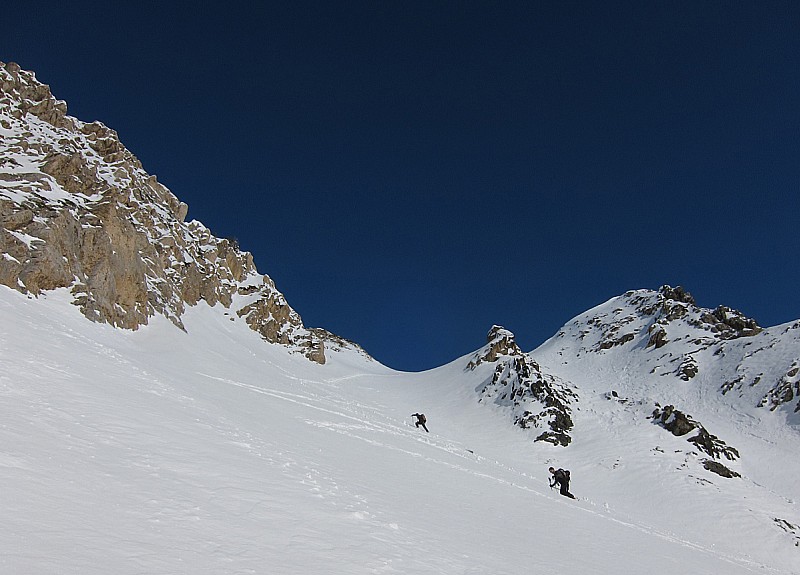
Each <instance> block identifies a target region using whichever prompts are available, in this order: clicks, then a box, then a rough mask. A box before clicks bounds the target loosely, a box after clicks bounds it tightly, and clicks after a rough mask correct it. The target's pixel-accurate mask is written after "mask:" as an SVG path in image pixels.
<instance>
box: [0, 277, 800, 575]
mask: <svg viewBox="0 0 800 575" xmlns="http://www.w3.org/2000/svg"><path fill="white" fill-rule="evenodd" d="M70 300H71V297H70V296H69V294H68V293H67V292H66V291H64V290H60V291H55V292H50V293H47V294H45V295H42V296H40V297H39V298H38V299H33V298H30V297H27V296H25V295H22V294H20V293H17V292H15V291H12V290H10V289H8V288H5V287H0V505H1V506H2V510H3V521H2V522H1V523H0V572H2V573H10V574H17V575H26V574H27V575H47V574H54V575H55V574H58V575H70V574H74V575H92V574H97V575H100V574H102V575H108V574H111V573H113V574H114V575H134V574H136V575H140V574H148V575H156V574H192V575H199V574H209V575H210V574H214V575H219V574H246V573H257V574H287V575H292V574H298V575H300V574H303V575H307V574H311V575H314V574H319V575H323V574H324V575H333V574H342V575H344V574H362V573H363V574H371V573H389V574H391V573H398V574H399V573H403V574H409V573H414V574H436V575H441V574H465V575H466V574H470V575H476V574H487V575H518V574H520V573H565V574H569V573H575V574H578V573H580V574H589V573H591V574H612V573H613V574H614V575H627V574H631V575H632V574H636V575H641V574H642V573H655V572H659V573H660V572H666V573H692V574H693V575H701V574H734V575H735V574H745V573H762V574H777V573H800V548H798V547H797V546H796V545H795V543H796V542H797V541H798V540H800V530H798V528H797V527H795V526H796V525H797V524H798V523H800V514H799V513H798V509H797V505H796V503H795V500H794V499H793V498H794V497H797V496H800V493H797V486H798V483H797V475H793V476H787V475H786V474H778V475H777V476H774V475H770V473H769V470H761V471H759V470H757V469H742V468H737V469H738V470H739V471H740V472H743V478H740V479H725V478H722V477H720V476H718V475H714V474H712V473H710V472H707V471H705V470H703V469H702V467H700V466H699V465H697V464H696V462H695V461H693V456H692V455H690V454H689V451H690V449H689V447H688V446H687V444H686V442H685V440H683V439H681V438H677V437H673V436H671V435H669V434H668V433H666V432H665V431H664V430H663V429H662V428H660V427H658V426H655V425H652V424H651V423H649V422H648V423H647V424H646V425H645V424H643V420H644V412H643V411H641V410H637V409H635V406H634V407H632V406H631V405H626V404H624V403H622V402H616V403H611V404H609V401H608V400H607V399H605V398H602V397H601V396H600V394H601V392H602V391H604V390H606V389H609V388H610V387H611V384H610V383H609V382H598V381H597V380H595V381H594V383H595V384H596V387H597V393H596V394H594V395H593V393H594V392H593V391H588V390H587V391H586V392H585V394H584V396H582V398H581V401H580V402H579V407H578V411H576V414H575V420H576V428H575V433H574V441H573V444H572V445H570V447H568V448H566V449H565V448H562V447H558V446H554V445H550V444H546V443H534V442H533V441H532V438H533V432H532V431H531V430H524V429H520V428H519V427H516V426H514V425H512V424H511V423H510V420H509V418H508V416H507V413H506V412H504V411H503V410H502V409H501V408H500V407H498V406H495V405H489V404H486V403H478V401H477V396H476V393H475V388H476V386H477V385H478V383H480V381H483V380H485V379H486V377H487V374H490V373H491V370H492V366H491V365H489V364H487V365H481V366H479V369H477V370H475V372H471V371H469V370H467V369H466V364H467V362H468V359H469V358H468V356H465V358H462V360H459V361H456V362H454V363H453V364H450V365H447V366H443V367H441V368H438V369H436V370H432V371H429V372H424V373H419V374H406V373H398V372H394V371H391V370H389V369H387V368H384V367H382V366H380V365H379V364H378V363H377V362H374V361H368V360H366V359H365V358H364V357H363V356H361V355H359V354H358V353H356V352H350V351H343V352H341V353H334V354H331V357H330V358H329V361H328V363H327V364H326V365H324V366H320V365H317V364H315V363H313V362H309V361H308V360H306V359H305V358H303V357H302V356H301V355H298V354H291V353H289V352H288V351H287V350H286V349H285V348H283V347H281V346H277V345H270V344H267V343H265V342H264V341H262V340H261V339H260V337H259V335H258V334H257V333H255V332H254V331H252V330H250V329H249V328H248V327H247V326H246V325H245V324H244V322H238V321H231V317H230V316H229V315H226V310H225V309H224V308H222V307H221V306H216V307H213V308H212V307H208V306H196V307H192V308H189V309H188V310H187V312H186V314H185V317H184V323H185V326H186V330H187V331H186V332H183V331H181V330H179V329H177V328H176V327H175V326H174V325H172V324H171V323H170V322H169V321H168V320H166V319H164V318H163V317H160V316H157V317H155V318H154V319H153V321H152V322H151V323H150V325H148V326H144V327H142V328H140V329H139V330H138V331H123V330H116V329H113V328H112V327H110V326H108V325H104V324H97V323H92V322H90V321H87V320H86V319H85V318H84V317H83V316H82V315H81V314H80V312H79V310H78V308H76V307H74V306H72V305H70V304H69V301H70ZM487 370H488V371H487ZM613 376H614V375H613V374H612V375H609V376H608V377H609V378H611V377H613ZM603 377H605V376H603ZM608 405H611V407H608ZM414 412H424V413H425V414H426V415H427V417H428V428H429V429H430V433H425V432H424V431H423V430H421V429H417V428H415V427H414V425H413V422H412V418H411V417H410V415H411V414H412V413H414ZM703 415H704V416H705V414H703ZM703 423H704V424H707V425H708V426H709V427H710V428H712V429H711V430H712V431H714V432H717V431H719V434H720V436H721V437H725V438H726V439H727V438H728V437H727V436H726V432H730V433H731V434H733V432H734V431H736V430H735V429H734V427H735V426H736V424H737V422H728V423H725V422H724V421H723V418H722V417H720V418H719V420H714V421H711V422H706V421H704V422H703ZM634 428H635V429H639V430H640V431H637V432H636V433H628V431H627V430H630V429H634ZM736 429H739V428H736ZM642 430H643V431H642ZM763 433H764V434H767V437H761V438H753V439H752V442H751V443H747V442H745V441H744V440H742V442H740V443H739V444H737V447H738V448H739V449H740V450H742V451H745V450H750V449H751V447H753V446H756V445H762V444H766V443H767V441H772V442H773V443H774V445H773V446H772V447H771V448H770V449H771V451H770V450H767V451H766V452H765V453H764V460H763V463H764V465H766V464H767V462H772V463H774V462H775V461H776V460H775V459H774V457H775V454H776V453H777V452H780V450H781V449H785V450H786V452H785V453H784V455H785V457H786V458H787V459H789V458H794V459H796V455H797V446H798V442H797V437H796V435H795V434H794V431H793V430H792V428H788V427H786V426H784V427H778V426H777V425H776V426H775V428H774V429H773V428H764V430H763ZM781 433H783V434H784V435H785V437H783V436H780V434H781ZM742 437H743V434H741V433H738V432H737V435H736V438H737V441H739V439H740V438H742ZM609 438H613V439H614V440H613V441H611V440H609ZM743 460H745V458H744V457H743ZM746 460H747V461H755V462H756V463H759V462H760V460H759V459H758V456H753V454H751V453H748V458H747V459H746ZM549 465H554V466H556V467H565V468H569V469H570V470H571V471H572V478H573V481H572V485H571V491H572V492H573V493H575V494H576V495H577V496H578V497H579V499H578V500H576V501H572V500H568V499H566V498H564V497H561V496H560V495H559V494H558V493H557V492H556V491H553V490H551V489H550V488H549V486H548V475H549V474H548V472H547V467H548V466H549ZM791 465H796V464H795V463H791ZM794 469H796V467H794ZM781 522H782V523H781Z"/></svg>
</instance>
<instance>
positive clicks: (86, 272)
mask: <svg viewBox="0 0 800 575" xmlns="http://www.w3.org/2000/svg"><path fill="white" fill-rule="evenodd" d="M0 135H2V138H0V253H2V258H0V284H4V285H6V286H9V287H12V288H14V289H16V290H19V291H21V292H23V293H26V294H31V295H33V296H36V295H38V294H40V293H42V292H44V291H47V290H53V289H56V288H67V289H69V290H70V292H71V293H72V295H73V297H74V303H75V305H77V306H79V307H80V309H81V311H82V312H83V314H84V315H85V316H86V317H87V318H89V319H91V320H93V321H98V322H105V323H109V324H111V325H114V326H117V327H121V328H126V329H136V328H138V327H139V326H141V325H144V324H147V323H148V319H149V318H151V317H152V316H154V315H155V314H161V315H163V316H166V317H168V318H169V319H170V320H171V321H172V322H173V323H174V324H175V325H176V326H178V327H180V328H183V327H184V326H183V323H182V321H181V317H182V315H183V313H184V311H185V309H186V306H194V305H198V304H200V303H201V302H203V303H204V304H206V305H210V306H214V305H222V306H224V307H226V308H229V309H230V310H231V311H232V312H233V313H232V316H231V317H232V319H234V320H236V321H238V320H242V321H246V322H247V324H248V325H249V326H250V327H251V328H252V329H254V330H256V331H258V332H259V333H260V334H261V335H262V336H263V337H264V339H266V340H267V341H269V342H272V343H277V344H281V345H285V346H287V347H289V348H291V349H292V350H293V351H296V352H298V353H302V354H303V355H305V356H306V357H308V358H309V359H310V360H312V361H315V362H318V363H325V359H326V344H327V345H328V346H329V348H330V349H338V348H341V347H342V346H354V344H352V343H350V342H347V341H345V340H343V339H341V338H338V337H336V336H334V335H333V334H330V333H329V332H327V331H325V330H322V329H308V328H306V327H305V326H304V325H303V322H302V320H301V318H300V316H299V314H298V313H297V312H296V311H295V310H294V309H293V308H292V307H291V306H290V305H289V304H288V303H287V301H286V299H285V297H284V296H283V294H281V293H280V292H279V291H278V290H277V289H276V287H275V284H274V282H273V281H272V280H271V279H270V278H269V277H268V276H266V275H261V274H259V273H258V271H257V269H256V267H255V265H254V263H253V257H252V255H251V254H250V253H248V252H244V251H241V250H240V249H239V247H238V246H237V244H236V242H235V241H231V240H228V239H223V238H217V237H215V236H214V234H212V233H211V231H210V230H209V229H208V228H206V227H205V226H204V225H203V224H202V223H200V222H198V221H188V222H187V221H185V218H186V215H187V212H188V206H187V205H186V204H185V203H183V202H181V201H180V200H179V199H178V198H177V197H175V195H174V194H173V193H172V192H170V190H168V189H167V188H166V187H165V186H164V185H162V184H161V183H159V182H158V181H157V178H156V177H155V176H153V175H150V174H148V173H147V172H146V171H145V170H144V168H143V167H142V164H141V162H139V160H138V159H137V158H136V157H135V156H134V155H133V153H131V152H130V151H129V150H128V149H127V148H126V147H125V146H124V145H123V144H122V142H120V140H119V138H118V136H117V133H116V132H115V131H114V130H112V129H110V128H108V127H106V126H105V125H103V124H102V123H100V122H92V123H85V122H82V121H80V120H78V119H76V118H73V117H71V116H69V115H68V114H67V105H66V103H65V102H63V101H61V100H58V99H56V98H55V97H54V96H53V94H52V93H51V91H50V88H49V87H48V86H47V85H45V84H43V83H41V82H39V81H38V80H37V79H36V77H35V75H34V74H33V73H32V72H28V71H25V70H22V69H20V67H19V66H18V65H17V64H14V63H2V62H0Z"/></svg>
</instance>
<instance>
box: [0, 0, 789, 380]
mask: <svg viewBox="0 0 800 575" xmlns="http://www.w3.org/2000/svg"><path fill="white" fill-rule="evenodd" d="M138 4H139V3H125V4H123V3H108V2H104V3H100V2H98V3H87V2H59V3H55V2H52V3H51V2H45V3H41V2H38V3H34V2H26V3H22V2H11V3H10V5H8V6H5V8H4V9H3V26H2V28H3V34H2V37H0V60H2V61H6V62H7V61H15V62H18V63H19V64H20V65H21V66H22V67H23V68H25V69H30V70H34V71H35V72H36V74H37V77H38V78H39V79H40V80H41V81H43V82H45V83H47V84H49V85H50V86H51V89H52V91H53V93H54V94H55V95H56V96H57V97H58V98H61V99H64V100H66V101H67V102H68V104H69V112H70V114H72V115H74V116H76V117H78V118H80V119H82V120H84V121H92V120H100V121H102V122H103V123H105V124H106V125H108V126H109V127H111V128H113V129H115V130H116V131H117V132H118V133H119V135H120V138H121V140H122V141H123V143H124V144H125V145H126V146H127V147H128V148H129V149H130V150H131V151H132V152H133V153H134V154H136V155H137V156H138V157H139V159H140V160H141V161H142V163H143V164H144V167H145V169H146V170H147V171H149V172H151V173H154V174H157V175H158V177H159V180H160V181H161V182H162V183H164V184H165V185H166V186H167V187H169V188H170V189H171V190H172V191H173V192H174V193H175V194H176V195H177V196H178V197H179V198H180V199H181V200H183V201H185V202H187V203H188V204H189V208H190V210H189V217H190V218H194V219H198V220H200V221H202V222H203V223H204V224H206V225H207V226H208V227H209V228H210V229H211V230H212V232H214V233H215V234H216V235H217V236H220V237H235V238H237V239H238V241H239V243H240V245H241V247H242V248H243V249H245V250H248V251H250V252H252V253H253V255H254V257H255V261H256V264H257V266H258V268H259V271H261V273H266V274H268V275H270V276H271V277H272V278H273V279H274V280H275V282H276V284H277V286H278V289H280V290H281V291H282V292H283V293H284V294H285V295H286V297H287V299H288V300H289V303H290V304H291V305H292V306H293V307H294V308H295V309H297V310H298V312H299V313H300V314H301V316H302V317H303V319H304V321H305V323H306V324H307V325H309V326H320V327H325V328H327V329H329V330H331V331H333V332H335V333H338V334H339V335H342V336H344V337H347V338H349V339H352V340H355V341H357V342H358V343H360V344H362V345H363V346H364V347H365V348H366V349H367V351H369V352H370V353H371V354H373V355H374V356H375V357H376V358H377V359H378V360H380V361H382V362H383V363H386V364H387V365H389V366H392V367H395V368H398V369H406V370H420V369H425V368H431V367H435V366H437V365H441V364H443V363H445V362H448V361H450V360H452V359H455V358H456V357H458V356H460V355H463V354H465V353H468V352H470V351H472V350H474V349H476V348H478V347H480V346H481V345H482V344H483V342H484V338H485V335H486V333H487V331H488V330H489V328H490V327H491V325H492V324H494V323H498V324H502V325H504V326H506V327H507V328H509V329H511V330H512V331H514V332H515V333H516V334H517V339H518V341H519V342H520V344H521V345H522V347H523V348H524V349H526V350H530V349H533V348H535V347H536V346H538V345H539V344H540V343H542V342H543V341H544V340H545V339H547V338H548V337H550V336H551V335H553V334H554V333H556V331H557V330H558V328H559V327H560V326H561V325H563V324H564V323H566V322H567V321H568V320H569V319H571V318H572V317H573V316H575V315H577V314H578V313H580V312H582V311H585V310H587V309H589V308H591V307H593V306H595V305H597V304H599V303H602V302H603V301H605V300H607V299H608V298H610V297H613V296H615V295H619V294H621V293H623V292H625V291H627V290H629V289H636V288H658V287H659V286H660V285H662V284H665V283H668V284H671V285H683V286H685V287H686V289H688V290H689V291H690V292H692V294H693V295H694V296H695V298H696V299H697V301H698V303H699V304H700V305H703V306H705V307H715V306H717V305H719V304H723V305H728V306H731V307H734V308H738V309H740V310H741V311H743V312H744V313H746V314H747V315H750V316H751V317H754V318H755V319H756V320H758V321H759V322H760V323H761V324H762V325H764V326H769V325H776V324H779V323H783V322H787V321H791V320H795V319H800V299H798V296H797V293H798V285H800V271H799V270H798V267H799V264H800V262H799V261H798V254H799V253H800V218H799V217H798V214H800V200H798V194H799V193H800V3H798V2H794V1H792V2H769V1H765V2H750V3H747V2H697V1H694V0H692V1H686V2H641V1H636V2H533V1H529V2H433V1H423V2H413V1H405V2H392V1H388V2H387V1H382V0H381V1H378V0H376V1H374V2H362V1H352V0H349V1H347V2H319V3H317V2H302V1H300V2H297V1H292V2H281V3H277V2H276V3H258V2H235V1H234V2H226V3H221V4H220V6H219V7H215V6H208V5H205V4H204V3H185V4H180V3H170V2H164V3H153V4H152V5H150V6H148V8H147V9H144V8H140V7H138ZM256 4H264V6H262V7H254V5H256Z"/></svg>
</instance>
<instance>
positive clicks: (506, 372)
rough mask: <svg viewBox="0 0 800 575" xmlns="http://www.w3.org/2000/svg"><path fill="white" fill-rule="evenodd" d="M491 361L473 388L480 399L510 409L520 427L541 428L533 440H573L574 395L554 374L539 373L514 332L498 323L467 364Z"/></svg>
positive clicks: (561, 442) (470, 366) (472, 367)
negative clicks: (486, 373) (488, 373)
mask: <svg viewBox="0 0 800 575" xmlns="http://www.w3.org/2000/svg"><path fill="white" fill-rule="evenodd" d="M483 364H493V365H494V370H493V371H492V374H491V376H490V377H489V378H488V379H486V380H485V381H484V382H483V383H481V384H480V385H479V386H478V387H477V389H476V391H477V392H478V393H479V395H480V399H479V401H484V400H489V399H491V400H492V401H494V403H495V404H497V405H499V406H501V407H504V408H507V409H509V410H510V411H511V413H512V414H513V418H514V423H515V424H516V425H519V426H520V427H522V428H523V429H528V428H532V429H541V430H543V431H542V433H540V434H539V435H538V436H537V437H536V439H535V441H545V442H548V443H552V444H554V445H563V446H567V445H569V443H570V442H571V441H572V438H571V437H570V435H569V431H570V430H571V429H572V426H573V423H572V417H571V414H572V406H571V404H572V402H574V401H577V395H576V394H575V392H574V391H573V390H571V389H570V388H569V387H568V386H567V385H566V384H564V383H563V382H561V381H559V380H558V379H557V378H554V377H552V376H547V375H544V374H542V372H541V370H540V369H539V365H538V364H537V363H536V362H535V361H533V360H532V359H531V358H530V357H529V356H528V355H526V354H525V353H523V352H522V350H521V349H520V348H519V346H518V345H517V343H516V341H515V339H514V334H513V333H511V332H510V331H508V330H507V329H504V328H502V327H500V326H493V327H492V329H491V330H489V334H488V336H487V343H486V345H485V346H484V347H483V348H482V349H480V350H479V351H478V352H477V353H475V354H474V355H473V357H472V359H471V360H470V362H469V364H468V365H467V369H468V370H471V371H473V370H475V369H477V368H478V366H480V365H483Z"/></svg>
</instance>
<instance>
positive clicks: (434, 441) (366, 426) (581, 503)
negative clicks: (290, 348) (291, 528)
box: [197, 372, 781, 574]
mask: <svg viewBox="0 0 800 575" xmlns="http://www.w3.org/2000/svg"><path fill="white" fill-rule="evenodd" d="M197 375H199V376H202V377H206V378H209V379H212V380H215V381H218V382H220V383H223V384H226V385H231V386H235V387H239V388H242V389H245V390H247V391H250V392H253V393H258V394H261V395H266V396H269V397H273V398H275V399H279V400H282V401H288V402H291V403H294V404H297V405H301V406H303V407H307V408H309V409H312V410H315V411H318V412H321V413H325V414H328V415H333V416H336V417H339V418H341V419H344V420H347V421H350V422H353V423H349V424H342V423H335V422H331V421H319V420H316V419H307V420H305V422H306V423H307V424H308V425H311V426H314V427H317V428H320V429H324V430H328V431H331V432H334V433H338V434H342V435H345V436H348V437H350V438H353V439H357V440H359V441H363V442H365V443H368V444H370V445H374V446H377V447H381V448H384V449H389V450H392V451H395V452H400V453H403V454H405V455H408V456H409V457H412V458H422V459H425V460H426V461H429V462H431V463H434V464H436V465H441V466H446V467H449V468H451V469H454V470H456V471H458V472H461V473H465V474H469V475H471V476H473V477H478V478H481V479H486V480H489V481H492V482H494V483H497V484H500V485H504V486H507V487H512V488H514V489H518V490H520V491H524V492H526V493H528V494H532V495H535V496H537V497H542V498H546V499H552V498H553V497H552V496H551V495H549V494H547V493H546V492H542V491H539V490H537V489H534V488H531V487H528V486H526V485H522V484H521V483H520V482H522V481H526V480H532V479H533V478H532V477H531V476H529V475H528V474H526V473H524V472H520V471H518V470H516V469H514V468H513V467H510V466H508V465H505V464H503V463H501V462H499V461H497V460H490V459H487V458H484V457H482V456H480V455H477V454H474V453H471V452H470V450H468V449H466V448H465V447H463V446H462V445H460V444H458V443H455V442H452V441H449V440H445V439H443V438H441V437H440V436H438V435H436V434H435V433H432V434H431V435H430V436H428V435H422V434H420V432H419V431H418V430H417V429H416V428H411V427H410V426H408V427H405V426H400V425H392V424H389V423H387V422H388V421H389V420H388V419H384V418H383V416H382V415H381V414H380V413H379V411H378V410H377V409H375V408H372V406H366V405H361V404H354V403H353V402H350V401H346V400H342V399H338V398H333V397H324V398H320V397H317V396H309V395H302V394H298V393H292V392H287V391H279V390H275V389H269V388H265V387H261V386H256V385H252V384H247V383H243V382H240V381H235V380H232V379H229V378H222V377H216V376H212V375H209V374H205V373H199V372H198V374H197ZM363 377H366V376H364V375H354V376H348V377H342V378H337V379H335V380H332V381H333V382H335V383H338V382H341V381H346V380H353V379H358V378H363ZM372 377H374V376H372ZM291 379H294V380H296V381H299V382H301V383H303V384H315V385H320V382H316V381H310V380H304V379H301V378H297V377H294V376H291ZM331 403H333V404H338V405H340V406H342V407H343V408H350V409H351V410H353V407H354V405H355V407H357V408H360V409H362V410H364V409H368V410H369V411H371V412H372V413H374V414H376V415H379V416H380V417H381V419H382V420H383V422H382V423H380V424H378V423H375V422H374V421H365V419H364V417H363V411H362V413H360V414H359V415H360V416H359V415H351V414H350V413H346V412H344V411H337V410H334V409H331V408H329V407H326V406H325V405H328V404H331ZM323 404H325V405H323ZM359 431H371V432H378V433H384V434H389V435H393V436H399V437H402V438H404V439H406V440H408V441H410V442H413V443H419V444H423V445H425V446H426V447H430V448H433V449H436V450H439V451H443V452H446V453H447V454H448V455H450V456H453V457H456V458H460V459H465V460H471V461H473V462H476V463H479V464H481V465H484V466H487V467H489V468H500V469H501V470H502V471H504V472H506V473H508V474H512V475H513V476H515V478H516V479H517V481H512V480H509V479H504V478H502V477H498V476H497V475H494V474H492V473H490V472H480V471H476V470H474V469H470V468H469V467H466V466H464V465H459V464H457V463H452V462H450V461H445V460H444V459H439V458H436V457H431V456H427V455H424V454H423V453H421V452H420V451H414V450H411V449H403V448H401V447H398V446H397V445H393V444H391V443H385V442H381V441H378V440H375V439H373V438H370V437H365V436H364V435H360V434H359V433H358V432H359ZM319 476H320V473H319V472H318V471H316V470H314V469H310V470H308V472H307V473H306V479H307V481H306V485H308V486H309V487H310V490H311V491H312V492H314V493H316V494H318V495H319V496H320V497H326V496H328V497H330V496H336V497H338V496H339V495H340V493H338V488H334V489H327V490H325V489H323V487H322V486H321V485H322V482H321V481H320V480H319ZM354 497H358V496H354ZM560 498H561V496H560V495H559V499H560ZM562 503H563V504H566V505H570V506H571V507H573V508H574V509H575V510H577V511H579V512H582V513H587V514H591V515H594V516H598V517H602V518H603V519H604V520H607V521H612V522H614V523H616V524H618V525H621V526H623V527H626V528H628V529H633V530H636V531H639V532H641V533H644V534H646V535H650V536H654V537H658V538H660V539H663V540H665V541H668V542H670V543H674V544H678V545H682V546H684V547H687V548H690V549H693V550H695V551H700V552H703V553H706V554H708V555H710V556H713V557H715V558H716V559H718V560H720V561H723V562H725V563H730V564H732V565H738V566H740V567H745V568H747V569H748V570H753V572H759V573H764V572H769V573H776V574H777V573H781V571H779V570H777V569H773V568H771V567H769V566H767V565H763V564H761V563H758V562H755V561H752V560H750V559H747V558H745V557H729V556H727V555H724V554H722V553H720V552H718V551H716V550H714V549H709V548H708V547H706V546H703V545H700V544H697V543H694V542H692V541H688V540H686V539H683V538H681V537H679V536H677V535H675V534H671V533H665V532H663V531H660V530H658V529H656V528H654V527H652V526H648V525H644V524H642V523H640V522H635V521H633V520H624V519H620V518H618V517H615V516H614V512H613V510H611V509H610V508H609V507H608V505H604V506H603V511H598V510H596V509H593V508H591V507H586V505H590V506H593V507H596V506H597V503H596V502H594V501H590V500H588V499H585V498H584V499H579V500H577V501H573V500H567V499H566V498H564V501H562ZM352 516H353V517H354V518H356V519H365V518H372V516H371V514H369V513H367V512H365V511H356V512H353V515H352ZM382 525H386V524H382ZM388 525H389V526H390V527H391V528H392V529H397V524H396V523H390V524H388Z"/></svg>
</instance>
